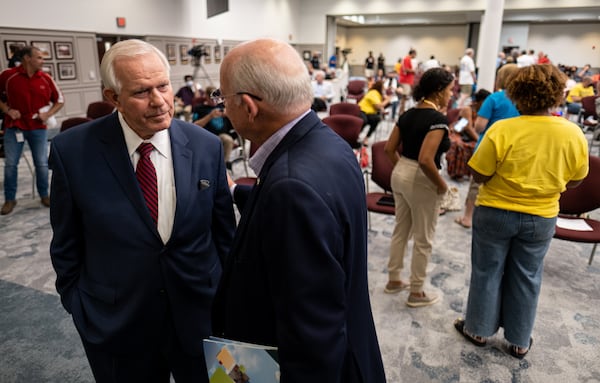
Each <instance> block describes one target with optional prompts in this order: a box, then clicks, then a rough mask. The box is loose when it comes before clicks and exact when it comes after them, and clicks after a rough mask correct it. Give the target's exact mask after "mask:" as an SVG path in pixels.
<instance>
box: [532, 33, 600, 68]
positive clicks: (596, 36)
mask: <svg viewBox="0 0 600 383" xmlns="http://www.w3.org/2000/svg"><path fill="white" fill-rule="evenodd" d="M556 31H560V33H557V32H556ZM527 48H528V49H535V51H536V52H538V51H540V50H541V51H543V52H544V53H547V54H548V58H550V60H551V61H552V62H553V63H554V64H565V65H577V66H578V67H581V66H583V65H585V64H591V65H592V67H595V68H597V67H600V25H599V24H576V25H569V26H568V28H566V27H565V25H564V24H558V25H535V24H532V25H531V26H530V27H529V41H528V46H527Z"/></svg>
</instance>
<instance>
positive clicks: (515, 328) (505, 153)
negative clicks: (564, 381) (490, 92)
mask: <svg viewBox="0 0 600 383" xmlns="http://www.w3.org/2000/svg"><path fill="white" fill-rule="evenodd" d="M565 82H566V76H565V75H564V74H563V73H562V72H560V71H559V70H558V68H556V67H555V66H553V65H532V66H528V67H524V68H520V69H519V70H518V71H517V72H516V73H515V74H514V75H513V76H512V77H511V79H510V80H509V82H508V85H507V88H506V94H507V95H508V97H509V98H510V99H511V100H512V101H513V102H514V103H515V106H516V107H517V109H518V110H519V112H520V113H521V116H519V117H513V118H508V119H504V120H499V121H497V122H496V123H494V124H493V125H492V126H491V127H490V128H489V130H488V131H487V133H486V134H485V136H484V137H483V140H482V141H481V143H480V144H479V147H478V148H477V150H476V151H475V153H474V154H473V157H471V160H470V161H469V167H470V168H471V171H472V172H473V178H474V180H475V181H476V182H478V183H481V184H482V185H481V186H480V188H479V195H478V196H477V201H476V203H475V205H476V207H475V213H474V215H473V238H472V243H471V266H472V269H471V284H470V287H469V299H468V301H467V311H466V317H465V319H464V320H462V319H457V320H456V321H455V322H454V326H455V328H456V329H457V330H458V331H459V332H460V333H461V334H462V335H463V336H464V337H465V338H466V339H467V340H469V341H470V342H471V343H473V344H475V345H477V346H484V345H485V343H486V337H490V336H492V335H493V334H495V333H496V332H497V331H498V329H499V327H501V326H502V327H504V338H505V339H506V340H507V341H508V342H509V343H510V347H509V352H510V354H511V355H512V356H514V357H516V358H519V359H522V358H523V357H524V356H525V355H526V354H527V352H528V351H529V349H530V347H531V344H532V342H533V339H532V338H531V333H532V331H533V324H534V321H535V314H536V308H537V300H538V296H539V292H540V287H541V283H542V269H543V261H544V256H545V255H546V252H547V250H548V247H549V246H550V241H551V239H552V236H553V235H554V229H555V225H556V216H557V215H558V210H559V206H558V200H559V198H560V193H562V192H563V191H564V190H565V189H566V188H571V187H575V186H577V185H578V184H579V183H580V182H581V181H582V180H583V179H584V178H585V176H586V175H587V172H588V145H587V140H586V139H585V137H584V135H583V133H582V131H581V129H580V128H579V127H578V126H577V125H575V124H574V123H572V122H569V121H568V120H566V119H564V118H560V117H554V116H552V115H551V114H550V109H551V108H553V107H555V106H557V105H559V104H560V102H561V100H562V95H563V89H564V86H565Z"/></svg>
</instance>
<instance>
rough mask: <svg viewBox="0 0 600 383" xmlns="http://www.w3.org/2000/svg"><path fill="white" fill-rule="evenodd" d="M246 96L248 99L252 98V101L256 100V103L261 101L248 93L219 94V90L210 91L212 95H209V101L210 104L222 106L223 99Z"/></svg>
mask: <svg viewBox="0 0 600 383" xmlns="http://www.w3.org/2000/svg"><path fill="white" fill-rule="evenodd" d="M243 94H245V95H248V96H250V97H252V98H253V99H255V100H257V101H262V98H260V97H258V96H256V95H254V94H252V93H249V92H236V93H232V94H225V95H224V94H221V89H215V90H213V91H212V93H211V94H210V99H211V100H212V102H214V103H215V104H217V105H218V104H222V103H223V102H225V99H226V98H227V97H231V96H241V95H243Z"/></svg>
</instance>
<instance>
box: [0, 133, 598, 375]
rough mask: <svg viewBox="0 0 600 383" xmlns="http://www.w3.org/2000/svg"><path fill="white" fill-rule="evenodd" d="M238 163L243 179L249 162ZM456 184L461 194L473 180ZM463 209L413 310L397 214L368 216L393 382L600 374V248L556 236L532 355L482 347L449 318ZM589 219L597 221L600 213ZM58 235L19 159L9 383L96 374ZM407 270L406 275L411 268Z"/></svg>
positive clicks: (382, 336)
mask: <svg viewBox="0 0 600 383" xmlns="http://www.w3.org/2000/svg"><path fill="white" fill-rule="evenodd" d="M379 136H380V137H379V139H383V138H385V137H386V133H385V132H383V133H380V134H379ZM26 155H28V156H30V154H29V153H26ZM29 158H31V157H29ZM2 171H3V167H2V166H0V172H2ZM234 171H235V172H236V173H237V176H241V175H242V173H243V171H242V168H241V164H236V167H235V168H234ZM0 174H2V173H0ZM0 178H1V177H0ZM449 183H450V184H451V185H454V186H457V187H458V188H459V191H460V193H461V199H464V196H465V194H466V188H467V184H468V182H467V181H462V182H455V181H449ZM371 189H372V190H375V189H376V187H375V186H372V187H371ZM458 214H460V212H449V213H447V214H446V215H444V216H442V217H440V220H439V224H438V227H437V233H436V238H435V243H434V248H433V255H432V258H431V262H430V264H429V269H428V278H427V283H426V291H431V292H435V293H437V294H439V295H440V297H441V299H440V302H439V303H437V304H435V305H433V306H430V307H425V308H417V309H413V308H409V307H407V306H406V305H405V300H406V297H407V294H408V293H407V292H402V293H399V294H397V295H389V294H385V293H384V292H383V287H384V285H385V283H386V282H387V273H386V264H387V258H388V252H389V242H390V236H391V232H392V230H393V226H394V219H393V217H392V216H383V215H380V214H372V215H371V218H372V230H371V231H370V232H369V283H370V291H371V297H372V301H371V303H372V306H373V313H374V318H375V322H376V326H377V331H378V335H379V342H380V346H381V352H382V355H383V360H384V364H385V369H386V375H387V378H388V382H391V383H400V382H480V383H483V382H485V383H491V382H498V383H500V382H513V383H525V382H544V383H546V382H550V383H552V382H557V383H566V382H588V383H592V382H596V383H598V382H600V362H599V360H600V308H599V307H600V256H599V257H597V259H596V262H595V263H594V264H592V266H588V264H587V260H588V257H589V253H590V251H591V245H586V244H575V243H569V242H565V241H560V240H553V242H552V245H551V247H550V250H549V252H548V255H547V257H546V260H545V269H544V279H543V285H542V291H541V296H540V302H539V307H538V311H537V319H536V324H535V328H534V333H533V337H534V339H535V342H534V345H533V347H532V350H531V352H530V353H529V354H528V355H527V357H526V358H525V359H523V360H518V359H515V358H513V357H511V356H510V355H509V354H508V353H507V345H506V343H505V341H504V339H503V337H502V334H497V335H496V336H495V337H494V338H492V339H490V340H489V341H488V345H487V346H486V347H484V348H477V347H475V346H473V345H471V344H470V343H468V342H466V341H465V340H464V339H463V338H462V337H461V336H460V335H459V334H458V333H457V332H456V331H455V330H454V328H453V326H452V322H453V320H454V319H455V318H456V317H458V316H461V315H462V314H463V312H464V309H465V304H466V299H467V294H468V285H469V275H470V236H471V230H467V229H464V228H462V227H461V226H459V225H457V224H455V223H454V222H453V220H454V218H455V217H456V216H458ZM593 216H594V217H596V218H600V214H599V213H598V212H594V213H593ZM50 238H51V232H50V224H49V217H48V209H47V208H44V207H43V206H42V205H41V203H40V201H39V198H37V197H36V198H32V192H31V174H30V173H29V170H28V168H27V166H26V164H25V163H24V161H21V164H20V169H19V193H18V204H17V206H16V208H15V211H14V212H13V213H12V214H10V215H8V216H2V217H0V241H1V243H2V248H1V249H0V355H2V356H1V358H0V382H2V383H13V382H19V383H21V382H22V383H32V382H49V383H54V382H56V383H58V382H78V383H79V382H81V383H85V382H92V381H93V379H92V376H91V373H90V370H89V367H88V365H87V361H86V359H85V355H84V353H83V349H82V346H81V342H80V340H79V337H78V335H77V333H76V330H75V328H74V326H73V323H72V321H71V319H70V318H69V317H68V315H67V314H66V313H65V312H64V311H63V309H62V307H61V305H60V302H59V299H58V296H57V295H56V293H55V290H54V273H53V271H52V268H51V265H50V259H49V254H48V246H49V242H50ZM407 258H408V257H407ZM406 261H407V264H408V262H409V259H407V260H406ZM403 278H404V279H407V278H408V273H407V272H406V271H405V272H404V274H403Z"/></svg>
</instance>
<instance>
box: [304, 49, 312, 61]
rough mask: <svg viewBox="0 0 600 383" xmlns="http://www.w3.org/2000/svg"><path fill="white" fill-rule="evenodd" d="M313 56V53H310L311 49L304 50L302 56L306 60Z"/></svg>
mask: <svg viewBox="0 0 600 383" xmlns="http://www.w3.org/2000/svg"><path fill="white" fill-rule="evenodd" d="M311 57H312V54H311V53H310V51H302V58H303V59H304V60H307V61H310V59H311Z"/></svg>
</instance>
